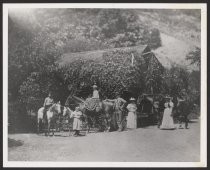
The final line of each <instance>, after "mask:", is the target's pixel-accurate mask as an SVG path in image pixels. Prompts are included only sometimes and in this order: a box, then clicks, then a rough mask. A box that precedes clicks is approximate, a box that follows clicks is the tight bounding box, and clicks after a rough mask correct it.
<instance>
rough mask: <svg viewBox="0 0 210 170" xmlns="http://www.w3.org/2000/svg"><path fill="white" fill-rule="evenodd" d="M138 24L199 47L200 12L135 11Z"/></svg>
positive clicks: (181, 10)
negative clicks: (154, 28)
mask: <svg viewBox="0 0 210 170" xmlns="http://www.w3.org/2000/svg"><path fill="white" fill-rule="evenodd" d="M137 13H138V16H139V19H140V22H143V23H145V24H146V25H147V26H148V27H156V28H158V29H159V30H160V31H161V32H162V33H165V34H168V35H170V36H172V37H175V38H177V39H180V40H184V41H185V42H187V43H190V44H193V45H196V46H198V47H200V38H201V35H200V32H201V18H200V14H201V12H200V10H197V9H196V10H184V9H180V10H166V9H153V10H137Z"/></svg>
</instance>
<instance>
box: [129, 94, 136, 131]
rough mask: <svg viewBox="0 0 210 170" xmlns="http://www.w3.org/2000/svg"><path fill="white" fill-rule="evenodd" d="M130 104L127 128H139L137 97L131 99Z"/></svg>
mask: <svg viewBox="0 0 210 170" xmlns="http://www.w3.org/2000/svg"><path fill="white" fill-rule="evenodd" d="M130 102H131V103H130V104H128V106H127V109H128V117H127V129H136V128H137V114H136V111H137V106H136V103H135V98H133V97H132V98H131V99H130Z"/></svg>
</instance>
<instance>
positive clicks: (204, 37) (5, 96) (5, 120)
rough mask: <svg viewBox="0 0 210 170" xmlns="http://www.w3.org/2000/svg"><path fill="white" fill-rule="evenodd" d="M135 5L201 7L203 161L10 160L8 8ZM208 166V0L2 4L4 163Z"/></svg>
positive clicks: (201, 131) (48, 165) (143, 6)
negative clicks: (198, 0) (204, 0)
mask: <svg viewBox="0 0 210 170" xmlns="http://www.w3.org/2000/svg"><path fill="white" fill-rule="evenodd" d="M10 8H124V9H126V8H127V9H128V8H131V9H132V8H133V9H143V8H145V9H146V8H148V9H200V10H201V56H202V57H201V116H200V122H201V123H200V162H50V161H47V162H44V161H43V162H35V161H33V162H29V161H27V162H25V161H8V9H10ZM206 166H207V4H206V3H117V4H116V3H72V4H71V3H60V4H57V3H56V4H55V3H40V4H38V3H30V4H27V3H25V4H24V3H21V4H17V3H11V4H3V167H206Z"/></svg>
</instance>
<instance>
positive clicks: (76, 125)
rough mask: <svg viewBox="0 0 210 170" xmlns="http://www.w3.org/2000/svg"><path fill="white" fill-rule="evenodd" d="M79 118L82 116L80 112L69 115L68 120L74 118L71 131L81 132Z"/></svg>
mask: <svg viewBox="0 0 210 170" xmlns="http://www.w3.org/2000/svg"><path fill="white" fill-rule="evenodd" d="M81 116H82V112H81V111H74V112H73V113H72V114H71V116H70V118H74V121H73V130H82V129H81V125H82V121H81V120H80V117H81Z"/></svg>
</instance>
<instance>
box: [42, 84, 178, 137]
mask: <svg viewBox="0 0 210 170" xmlns="http://www.w3.org/2000/svg"><path fill="white" fill-rule="evenodd" d="M92 99H93V100H96V101H99V100H100V99H99V92H98V90H97V86H96V84H94V85H93V95H92ZM107 100H109V101H114V102H115V103H116V106H115V107H117V110H118V112H116V117H117V120H120V121H121V122H122V120H123V119H124V120H125V121H126V129H128V130H129V129H136V128H137V105H136V100H135V98H134V97H131V98H130V100H129V104H128V105H127V107H126V109H127V113H128V114H127V115H126V116H125V115H123V114H122V112H123V111H124V106H125V104H126V103H127V101H126V100H124V99H123V98H121V96H120V95H119V94H118V95H117V98H116V99H113V100H110V99H107ZM53 103H54V100H53V98H52V95H51V93H49V95H48V97H47V98H46V99H45V101H44V114H43V116H44V117H45V116H46V111H47V110H48V109H49V107H50V106H52V104H53ZM173 107H174V104H173V102H172V98H171V97H166V102H165V104H164V111H163V115H162V119H161V122H160V124H159V126H158V127H159V128H160V129H175V125H174V120H173V115H172V111H173ZM81 116H82V112H81V111H80V108H79V107H78V106H77V107H75V111H74V112H72V114H71V116H70V118H73V130H74V136H78V135H80V134H79V132H80V130H81V124H82V121H81ZM122 126H123V125H122V123H120V126H119V129H121V130H122V129H123V127H122ZM124 128H125V127H124Z"/></svg>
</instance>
